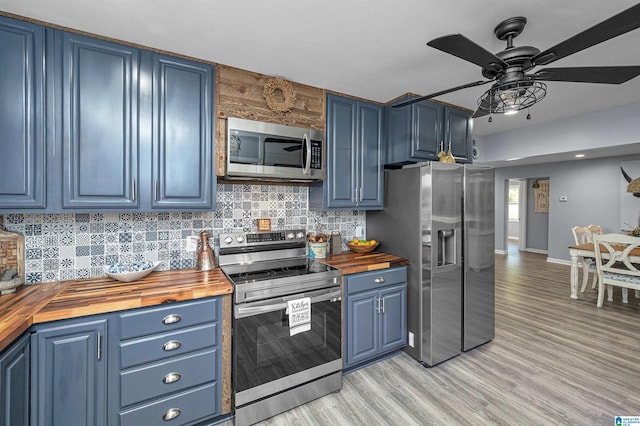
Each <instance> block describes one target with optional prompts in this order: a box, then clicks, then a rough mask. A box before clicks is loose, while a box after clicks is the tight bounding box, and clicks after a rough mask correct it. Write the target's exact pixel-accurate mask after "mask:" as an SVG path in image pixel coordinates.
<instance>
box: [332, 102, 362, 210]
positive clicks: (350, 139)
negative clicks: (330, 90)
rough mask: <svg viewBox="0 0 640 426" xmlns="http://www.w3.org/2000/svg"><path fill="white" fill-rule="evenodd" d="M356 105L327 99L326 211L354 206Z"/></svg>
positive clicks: (355, 184)
mask: <svg viewBox="0 0 640 426" xmlns="http://www.w3.org/2000/svg"><path fill="white" fill-rule="evenodd" d="M357 105H358V102H357V101H355V100H354V99H348V98H343V97H340V96H335V95H331V94H329V95H327V151H328V153H327V171H326V178H325V179H326V180H325V182H324V185H326V189H325V191H326V195H325V196H326V207H327V208H342V207H346V208H353V207H354V206H355V188H356V186H357V180H356V179H357V170H356V155H357V147H356V143H357V139H356V138H357V135H356V130H357V129H356V120H357V119H358V116H357Z"/></svg>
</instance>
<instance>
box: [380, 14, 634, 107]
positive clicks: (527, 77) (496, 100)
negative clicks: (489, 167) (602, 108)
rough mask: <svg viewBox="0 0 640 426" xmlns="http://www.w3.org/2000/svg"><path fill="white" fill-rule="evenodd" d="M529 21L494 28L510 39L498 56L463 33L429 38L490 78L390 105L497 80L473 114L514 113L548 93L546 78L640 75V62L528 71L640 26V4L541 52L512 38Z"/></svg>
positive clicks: (614, 79)
mask: <svg viewBox="0 0 640 426" xmlns="http://www.w3.org/2000/svg"><path fill="white" fill-rule="evenodd" d="M526 23H527V19H526V18H524V17H521V16H517V17H514V18H509V19H507V20H505V21H503V22H501V23H499V24H498V25H497V26H496V27H495V29H494V31H493V32H494V34H495V36H496V37H497V38H498V39H499V40H502V41H506V42H507V47H506V48H505V49H504V50H503V51H501V52H498V53H496V54H495V55H494V54H493V53H491V52H489V51H487V50H485V49H484V48H483V47H481V46H479V45H477V44H476V43H474V42H473V41H471V40H469V39H468V38H466V37H465V36H463V35H462V34H452V35H447V36H443V37H439V38H436V39H434V40H431V41H430V42H428V43H427V45H428V46H431V47H433V48H436V49H438V50H441V51H443V52H445V53H448V54H450V55H453V56H457V57H458V58H461V59H464V60H465V61H468V62H471V63H473V64H475V65H478V66H479V67H481V68H482V75H483V77H485V78H486V79H487V80H480V81H475V82H473V83H468V84H463V85H461V86H457V87H453V88H451V89H447V90H443V91H441V92H437V93H432V94H430V95H427V96H422V97H419V98H416V99H412V100H409V101H405V102H402V103H399V104H395V105H392V106H393V107H394V108H399V107H403V106H406V105H410V104H413V103H416V102H420V101H423V100H425V99H430V98H434V97H437V96H441V95H444V94H447V93H451V92H455V91H456V90H461V89H467V88H470V87H475V86H481V85H484V84H487V83H493V85H492V86H491V88H490V89H489V90H487V91H486V92H485V93H484V94H483V95H482V96H480V98H479V99H478V109H477V110H476V112H475V113H474V114H473V117H482V116H484V115H487V114H493V113H499V114H500V113H501V114H512V113H516V112H518V111H519V110H521V109H525V108H529V107H530V106H532V105H533V104H535V103H537V102H539V101H540V100H542V98H544V96H545V95H546V92H547V86H546V84H544V83H543V81H566V82H582V83H604V84H620V83H624V82H626V81H628V80H631V79H632V78H634V77H636V76H637V75H639V74H640V66H601V67H568V68H543V69H540V70H538V71H536V72H530V71H531V70H532V69H533V68H534V67H537V66H540V65H548V64H550V63H552V62H554V61H557V60H558V59H562V58H564V57H567V56H569V55H572V54H574V53H576V52H580V51H581V50H584V49H587V48H589V47H591V46H595V45H596V44H599V43H602V42H604V41H606V40H609V39H611V38H614V37H618V36H620V35H622V34H625V33H627V32H629V31H632V30H635V29H636V28H638V27H640V3H639V4H637V5H635V6H632V7H630V8H629V9H627V10H625V11H623V12H620V13H619V14H617V15H615V16H613V17H611V18H609V19H607V20H605V21H602V22H601V23H599V24H597V25H595V26H593V27H591V28H589V29H587V30H585V31H583V32H581V33H579V34H577V35H575V36H573V37H571V38H569V39H567V40H565V41H563V42H561V43H558V44H557V45H555V46H553V47H551V48H549V49H547V50H545V51H543V52H541V51H540V50H539V49H537V48H535V47H532V46H514V45H513V39H514V38H516V37H517V36H518V35H519V34H520V33H521V32H522V31H523V30H524V27H525V24H526Z"/></svg>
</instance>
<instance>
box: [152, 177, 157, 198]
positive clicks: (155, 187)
mask: <svg viewBox="0 0 640 426" xmlns="http://www.w3.org/2000/svg"><path fill="white" fill-rule="evenodd" d="M153 201H158V181H157V180H154V181H153Z"/></svg>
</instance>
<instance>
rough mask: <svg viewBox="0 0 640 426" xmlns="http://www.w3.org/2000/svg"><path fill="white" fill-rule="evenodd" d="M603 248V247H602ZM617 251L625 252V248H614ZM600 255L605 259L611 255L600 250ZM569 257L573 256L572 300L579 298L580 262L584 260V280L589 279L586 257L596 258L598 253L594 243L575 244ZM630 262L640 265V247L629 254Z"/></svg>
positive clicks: (570, 249)
mask: <svg viewBox="0 0 640 426" xmlns="http://www.w3.org/2000/svg"><path fill="white" fill-rule="evenodd" d="M601 247H602V246H601ZM614 248H615V249H616V250H617V251H622V250H624V246H620V247H614ZM618 249H619V250H618ZM600 254H602V257H603V258H605V259H608V258H609V254H608V252H607V251H606V249H604V248H603V249H602V250H600ZM569 255H570V256H571V295H570V297H571V298H572V299H577V298H578V262H579V261H581V260H582V267H583V274H584V276H583V279H587V278H588V277H587V274H588V270H587V268H588V265H587V264H586V262H585V261H584V258H585V257H592V258H595V257H596V252H595V249H594V246H593V243H586V244H575V245H572V246H569ZM629 260H630V261H631V263H640V247H638V248H635V249H633V250H631V253H630V254H629Z"/></svg>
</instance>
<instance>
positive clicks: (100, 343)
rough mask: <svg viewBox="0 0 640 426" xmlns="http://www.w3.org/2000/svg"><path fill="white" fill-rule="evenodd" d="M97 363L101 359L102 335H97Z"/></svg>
mask: <svg viewBox="0 0 640 426" xmlns="http://www.w3.org/2000/svg"><path fill="white" fill-rule="evenodd" d="M97 350H98V361H100V359H101V358H102V334H100V333H98V348H97Z"/></svg>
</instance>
